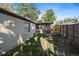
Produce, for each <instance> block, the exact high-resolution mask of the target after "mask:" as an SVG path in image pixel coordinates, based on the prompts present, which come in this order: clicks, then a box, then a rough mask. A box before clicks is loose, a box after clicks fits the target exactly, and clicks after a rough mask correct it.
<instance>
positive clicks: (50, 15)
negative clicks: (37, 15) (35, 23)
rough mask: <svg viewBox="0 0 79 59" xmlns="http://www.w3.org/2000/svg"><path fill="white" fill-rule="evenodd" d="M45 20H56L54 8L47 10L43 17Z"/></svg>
mask: <svg viewBox="0 0 79 59" xmlns="http://www.w3.org/2000/svg"><path fill="white" fill-rule="evenodd" d="M41 19H42V20H43V21H44V22H53V21H55V20H56V17H55V15H54V12H53V10H52V9H49V10H47V11H46V13H45V14H44V15H43V16H42V17H41Z"/></svg>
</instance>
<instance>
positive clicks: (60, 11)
mask: <svg viewBox="0 0 79 59" xmlns="http://www.w3.org/2000/svg"><path fill="white" fill-rule="evenodd" d="M18 6H19V5H18V4H14V5H13V7H14V8H18ZM34 6H36V7H37V8H38V9H39V10H40V11H41V12H42V14H41V15H40V16H39V17H41V16H42V15H43V14H44V13H45V12H46V10H48V9H53V11H54V13H55V16H56V17H57V20H64V18H74V17H75V18H79V4H73V3H34Z"/></svg>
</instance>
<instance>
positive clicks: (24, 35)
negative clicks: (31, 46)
mask: <svg viewBox="0 0 79 59" xmlns="http://www.w3.org/2000/svg"><path fill="white" fill-rule="evenodd" d="M35 30H36V28H35V22H34V21H32V20H30V19H29V18H24V17H22V16H19V15H17V14H14V13H12V12H9V11H7V10H4V9H2V8H0V54H2V53H5V52H6V51H9V50H10V49H12V48H14V47H16V46H18V45H19V44H20V43H21V42H22V41H24V40H28V39H29V38H31V37H32V36H33V35H34V33H35Z"/></svg>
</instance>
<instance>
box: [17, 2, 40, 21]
mask: <svg viewBox="0 0 79 59" xmlns="http://www.w3.org/2000/svg"><path fill="white" fill-rule="evenodd" d="M17 13H18V14H20V15H22V16H24V17H29V18H31V19H32V20H36V19H37V18H38V14H39V13H40V11H39V10H38V9H37V8H36V7H35V6H34V5H33V4H25V3H21V4H20V7H19V8H18V9H17Z"/></svg>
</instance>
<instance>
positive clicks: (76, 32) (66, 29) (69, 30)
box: [55, 23, 79, 44]
mask: <svg viewBox="0 0 79 59" xmlns="http://www.w3.org/2000/svg"><path fill="white" fill-rule="evenodd" d="M57 27H58V28H57V29H58V30H57V33H59V34H60V35H61V37H63V38H67V39H72V40H73V41H74V42H76V44H79V23H74V24H62V25H58V26H57ZM55 28H56V27H55Z"/></svg>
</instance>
